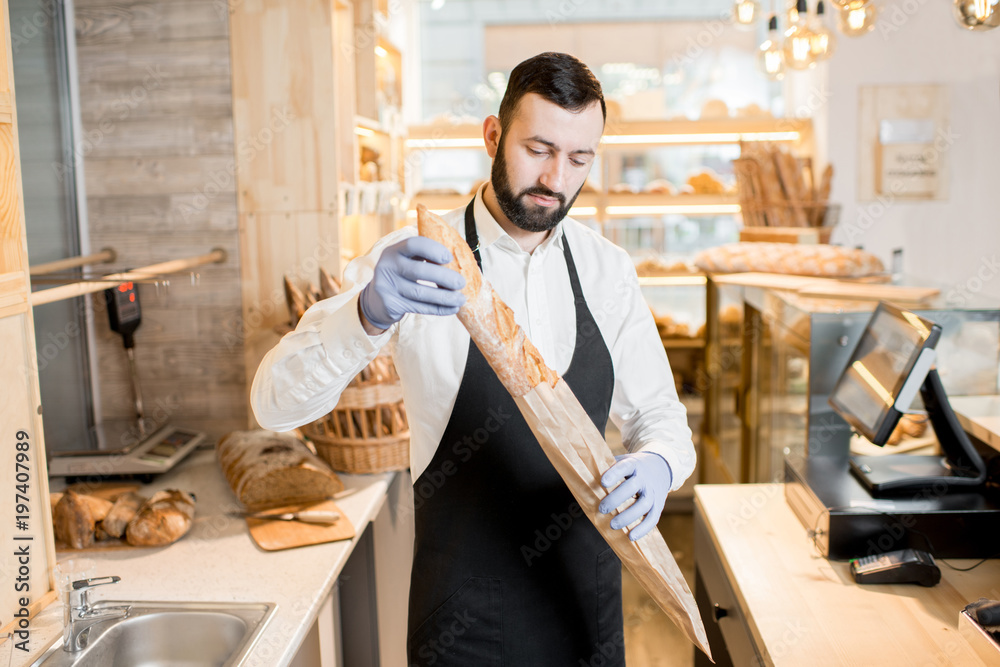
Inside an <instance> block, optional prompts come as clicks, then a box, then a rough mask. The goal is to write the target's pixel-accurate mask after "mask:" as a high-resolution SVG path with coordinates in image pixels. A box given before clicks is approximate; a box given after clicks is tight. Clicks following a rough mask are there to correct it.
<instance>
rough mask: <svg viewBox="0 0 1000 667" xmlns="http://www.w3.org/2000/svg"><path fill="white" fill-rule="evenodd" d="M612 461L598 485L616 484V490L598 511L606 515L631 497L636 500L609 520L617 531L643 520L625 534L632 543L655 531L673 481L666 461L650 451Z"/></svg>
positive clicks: (608, 487) (608, 496)
mask: <svg viewBox="0 0 1000 667" xmlns="http://www.w3.org/2000/svg"><path fill="white" fill-rule="evenodd" d="M615 459H616V460H617V463H615V464H614V465H613V466H611V467H610V468H608V470H607V472H605V473H604V475H603V476H602V477H601V484H602V485H603V486H604V488H606V489H611V488H613V487H616V485H617V488H615V489H614V491H612V492H611V493H609V494H608V495H607V497H606V498H605V499H604V500H602V501H601V504H600V505H599V506H598V508H597V509H598V511H600V512H601V514H609V513H610V512H611V511H613V510H614V509H615V508H617V507H621V506H622V505H624V504H625V502H626V501H628V500H629V499H630V498H635V502H634V503H632V504H631V505H629V506H628V507H627V508H626V509H625V510H623V511H622V512H621V514H619V515H618V516H616V517H614V518H613V519H611V527H612V528H613V529H614V530H618V529H619V528H625V527H626V526H628V525H631V524H632V523H634V522H635V521H638V520H639V519H640V518H641V517H646V518H645V519H643V520H642V523H640V524H639V525H637V526H636V527H635V528H633V529H632V530H630V531H629V533H628V538H629V539H630V540H632V541H633V542H634V541H636V540H638V539H639V538H641V537H642V536H644V535H645V534H646V533H648V532H649V531H651V530H653V529H654V528H656V523H657V522H658V521H659V520H660V513H661V512H662V511H663V504H664V503H665V502H666V501H667V493H668V492H669V491H670V484H671V482H673V473H671V471H670V465H669V464H668V463H667V461H666V459H664V458H663V457H662V456H660V455H659V454H653V453H652V452H638V453H636V454H626V455H624V456H616V457H615ZM622 480H624V481H622ZM619 482H620V483H619Z"/></svg>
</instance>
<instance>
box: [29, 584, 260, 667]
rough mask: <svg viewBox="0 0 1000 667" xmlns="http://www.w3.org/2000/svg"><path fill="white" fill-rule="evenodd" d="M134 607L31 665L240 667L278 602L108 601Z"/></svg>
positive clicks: (107, 602)
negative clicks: (80, 644) (73, 647)
mask: <svg viewBox="0 0 1000 667" xmlns="http://www.w3.org/2000/svg"><path fill="white" fill-rule="evenodd" d="M123 605H124V606H128V607H129V613H128V616H127V617H125V618H121V619H117V620H109V621H104V622H100V623H96V624H94V625H93V626H91V627H90V629H89V630H88V636H87V637H86V646H85V648H84V649H83V650H82V651H78V652H75V653H70V652H68V651H64V650H63V643H62V641H60V640H59V639H57V640H56V642H55V644H53V645H52V646H51V647H50V648H49V649H48V650H47V651H46V652H45V653H44V654H43V655H42V656H41V657H40V658H39V659H38V660H36V661H35V662H34V663H32V666H31V667H61V666H68V665H73V666H74V667H91V666H93V667H166V666H168V665H169V666H171V667H173V666H178V667H179V666H183V667H235V666H236V665H240V664H242V662H243V660H244V659H245V658H246V656H247V655H248V654H249V653H250V650H251V649H252V648H253V646H254V644H255V643H256V641H257V638H258V637H259V636H260V632H261V630H263V628H264V626H265V625H266V624H267V622H268V620H270V618H271V615H272V614H273V613H274V609H275V605H274V604H271V603H253V602H246V603H243V602H129V601H122V600H117V601H116V600H102V601H100V602H96V603H94V604H93V609H94V610H95V611H99V610H101V609H102V608H109V607H120V606H123Z"/></svg>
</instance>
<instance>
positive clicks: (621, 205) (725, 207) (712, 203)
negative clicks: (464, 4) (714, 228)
mask: <svg viewBox="0 0 1000 667" xmlns="http://www.w3.org/2000/svg"><path fill="white" fill-rule="evenodd" d="M606 201H607V204H606V206H605V209H604V212H605V215H607V217H609V218H630V217H636V216H648V215H671V214H675V215H735V214H737V213H739V212H740V203H739V198H738V197H737V196H736V195H725V194H723V195H667V194H658V193H655V192H636V193H628V192H625V193H611V194H608V195H607V197H606Z"/></svg>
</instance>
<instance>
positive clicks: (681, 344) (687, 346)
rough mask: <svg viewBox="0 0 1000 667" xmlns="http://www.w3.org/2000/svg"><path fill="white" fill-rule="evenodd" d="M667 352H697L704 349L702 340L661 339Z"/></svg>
mask: <svg viewBox="0 0 1000 667" xmlns="http://www.w3.org/2000/svg"><path fill="white" fill-rule="evenodd" d="M660 340H661V341H663V347H664V349H667V350H697V349H701V348H703V347H705V339H704V338H661V339H660Z"/></svg>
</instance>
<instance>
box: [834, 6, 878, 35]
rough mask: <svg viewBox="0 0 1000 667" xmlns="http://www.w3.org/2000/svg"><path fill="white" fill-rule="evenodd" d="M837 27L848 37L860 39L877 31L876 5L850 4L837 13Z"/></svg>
mask: <svg viewBox="0 0 1000 667" xmlns="http://www.w3.org/2000/svg"><path fill="white" fill-rule="evenodd" d="M837 27H838V28H840V32H842V33H844V34H845V35H847V36H848V37H858V36H860V35H864V34H865V33H869V32H871V31H872V30H874V29H875V3H874V2H871V0H868V2H862V3H858V2H853V3H852V2H849V3H847V4H843V5H841V6H840V11H839V12H837Z"/></svg>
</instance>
